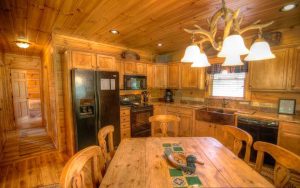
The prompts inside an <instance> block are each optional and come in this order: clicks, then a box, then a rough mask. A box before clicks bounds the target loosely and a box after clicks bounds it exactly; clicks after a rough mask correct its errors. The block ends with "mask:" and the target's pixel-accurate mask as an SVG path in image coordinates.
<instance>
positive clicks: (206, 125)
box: [192, 121, 214, 137]
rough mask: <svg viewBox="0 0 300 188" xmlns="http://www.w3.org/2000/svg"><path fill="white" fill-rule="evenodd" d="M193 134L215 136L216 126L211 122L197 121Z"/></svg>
mask: <svg viewBox="0 0 300 188" xmlns="http://www.w3.org/2000/svg"><path fill="white" fill-rule="evenodd" d="M192 135H193V136H203V137H214V127H213V125H212V124H211V123H210V122H206V121H196V125H195V128H194V130H193V133H192Z"/></svg>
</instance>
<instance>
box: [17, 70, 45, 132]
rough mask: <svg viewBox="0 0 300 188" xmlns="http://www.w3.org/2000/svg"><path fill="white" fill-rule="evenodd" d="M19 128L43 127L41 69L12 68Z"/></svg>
mask: <svg viewBox="0 0 300 188" xmlns="http://www.w3.org/2000/svg"><path fill="white" fill-rule="evenodd" d="M11 84H12V93H13V104H14V115H15V122H16V127H17V129H26V128H35V127H42V126H43V124H42V113H41V99H40V71H39V70H22V69H11Z"/></svg>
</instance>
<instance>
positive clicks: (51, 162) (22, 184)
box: [0, 152, 68, 188]
mask: <svg viewBox="0 0 300 188" xmlns="http://www.w3.org/2000/svg"><path fill="white" fill-rule="evenodd" d="M67 160H68V158H67V156H66V155H65V154H63V153H58V152H48V153H43V154H39V155H38V156H34V157H31V158H27V159H23V160H19V161H16V162H13V163H11V164H8V165H4V166H0V188H4V187H5V188H6V187H7V188H27V187H28V188H31V187H47V188H50V187H58V183H59V177H60V174H61V171H62V169H63V166H64V165H65V163H66V162H67Z"/></svg>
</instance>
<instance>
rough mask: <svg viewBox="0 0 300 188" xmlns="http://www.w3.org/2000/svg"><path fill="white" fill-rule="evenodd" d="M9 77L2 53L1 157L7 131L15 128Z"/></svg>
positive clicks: (0, 60)
mask: <svg viewBox="0 0 300 188" xmlns="http://www.w3.org/2000/svg"><path fill="white" fill-rule="evenodd" d="M10 86H11V85H10V79H9V67H8V65H5V63H4V54H3V53H2V52H1V53H0V159H1V158H2V151H3V147H4V144H5V141H6V133H7V131H9V130H13V129H14V128H15V123H14V119H13V114H14V113H13V103H12V96H11V87H10Z"/></svg>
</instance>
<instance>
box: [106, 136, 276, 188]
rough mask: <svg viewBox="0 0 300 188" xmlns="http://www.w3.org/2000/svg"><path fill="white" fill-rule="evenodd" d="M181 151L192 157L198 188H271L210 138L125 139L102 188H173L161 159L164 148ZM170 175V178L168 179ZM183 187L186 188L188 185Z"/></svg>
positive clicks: (253, 171) (165, 165) (265, 181)
mask: <svg viewBox="0 0 300 188" xmlns="http://www.w3.org/2000/svg"><path fill="white" fill-rule="evenodd" d="M167 144H171V145H172V144H174V145H179V146H180V147H181V148H183V152H184V154H185V155H190V154H192V155H194V156H196V157H197V159H198V160H199V161H202V162H204V164H203V165H201V164H198V163H196V172H195V173H194V176H197V177H198V178H199V180H200V181H201V187H274V186H273V185H272V184H271V183H270V182H268V181H267V180H266V179H265V178H264V177H262V176H261V175H260V174H259V173H257V172H256V171H255V170H254V169H252V168H251V167H250V166H248V164H247V163H246V162H244V161H243V160H242V159H240V158H238V157H237V156H235V155H234V154H233V153H232V152H231V151H230V150H229V149H227V148H226V147H225V146H224V145H223V144H221V143H220V142H219V141H218V140H216V139H214V138H211V137H164V138H162V137H160V138H159V137H147V138H129V139H125V140H123V141H122V142H121V144H120V145H119V147H118V149H117V151H116V153H115V156H114V158H113V159H112V161H111V163H110V165H109V167H108V169H107V171H106V174H105V176H104V178H103V180H102V183H101V185H100V187H101V188H105V187H110V188H113V187H114V188H122V187H124V188H131V187H132V188H133V187H137V188H138V187H139V188H172V187H174V184H173V181H174V177H173V174H171V173H170V169H172V167H171V165H170V163H169V162H168V160H167V159H166V157H165V156H164V150H165V147H164V146H165V145H167ZM171 175H172V176H171ZM183 187H189V186H188V185H186V186H183Z"/></svg>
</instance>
